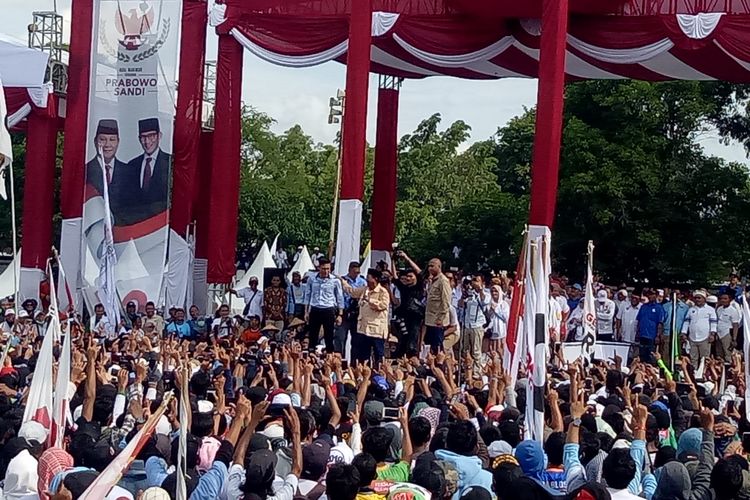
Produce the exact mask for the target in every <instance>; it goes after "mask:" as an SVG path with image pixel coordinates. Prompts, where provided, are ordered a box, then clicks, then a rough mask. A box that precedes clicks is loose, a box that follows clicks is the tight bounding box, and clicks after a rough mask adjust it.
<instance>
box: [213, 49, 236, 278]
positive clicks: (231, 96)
mask: <svg viewBox="0 0 750 500" xmlns="http://www.w3.org/2000/svg"><path fill="white" fill-rule="evenodd" d="M242 51H243V49H242V46H241V45H240V44H239V43H238V42H237V40H235V39H234V38H233V37H231V36H229V35H221V36H219V58H218V63H217V67H216V107H215V111H214V112H215V115H216V126H215V128H214V140H213V153H212V155H211V163H212V171H213V176H212V179H211V196H210V198H211V199H210V205H209V215H210V219H211V223H210V224H209V227H208V240H209V245H210V246H209V248H208V282H209V283H230V282H231V281H232V276H234V271H235V269H234V262H235V261H234V258H235V248H236V246H237V245H236V243H237V210H238V208H239V189H240V145H241V141H242V137H241V130H240V114H241V113H240V112H241V109H242V101H241V99H242Z"/></svg>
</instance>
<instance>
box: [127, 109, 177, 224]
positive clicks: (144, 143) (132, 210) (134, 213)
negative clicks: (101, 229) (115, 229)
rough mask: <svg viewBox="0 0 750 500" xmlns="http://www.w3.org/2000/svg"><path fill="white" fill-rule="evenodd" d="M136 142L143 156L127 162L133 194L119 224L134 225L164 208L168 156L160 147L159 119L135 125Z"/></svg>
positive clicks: (167, 188) (151, 119)
mask: <svg viewBox="0 0 750 500" xmlns="http://www.w3.org/2000/svg"><path fill="white" fill-rule="evenodd" d="M138 140H139V141H140V143H141V147H142V148H143V154H142V155H140V156H137V157H135V158H133V159H132V160H130V161H129V162H128V166H127V171H128V179H129V180H128V184H129V190H130V192H132V196H130V197H129V198H130V199H129V200H127V201H126V204H127V205H128V208H127V215H126V216H125V217H123V219H122V223H124V224H135V223H137V222H141V221H144V220H146V219H149V218H151V217H153V216H155V215H157V214H160V213H162V212H164V211H165V210H166V209H167V202H168V199H169V196H168V192H169V166H170V161H171V155H169V154H167V153H165V152H164V151H162V150H161V148H160V147H159V142H160V141H161V130H160V129H159V119H158V118H147V119H144V120H140V121H139V122H138Z"/></svg>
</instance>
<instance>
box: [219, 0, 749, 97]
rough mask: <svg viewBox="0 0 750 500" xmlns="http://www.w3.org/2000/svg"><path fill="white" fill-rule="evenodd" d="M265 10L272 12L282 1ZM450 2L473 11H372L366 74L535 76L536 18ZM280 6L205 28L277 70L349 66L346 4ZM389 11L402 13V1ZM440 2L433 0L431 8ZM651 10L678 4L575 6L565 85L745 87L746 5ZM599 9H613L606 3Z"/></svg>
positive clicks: (222, 12) (229, 11)
mask: <svg viewBox="0 0 750 500" xmlns="http://www.w3.org/2000/svg"><path fill="white" fill-rule="evenodd" d="M266 2H267V3H269V4H278V3H279V0H275V1H273V0H266ZM446 2H447V3H448V4H451V5H452V6H453V7H455V5H456V4H462V5H474V6H475V8H474V9H473V10H474V11H476V12H470V13H466V12H459V13H456V11H455V9H454V11H449V9H447V8H446V9H444V10H443V11H439V10H438V9H435V10H434V13H429V12H430V11H429V10H428V9H426V8H425V10H423V11H419V10H416V11H415V9H416V8H415V7H413V6H414V5H416V4H418V2H414V1H412V2H406V3H408V4H409V6H410V7H411V8H412V10H408V9H404V8H394V9H393V10H394V12H386V11H377V12H375V13H374V15H373V23H372V35H373V42H372V43H373V45H372V51H371V57H372V71H374V72H377V73H381V74H386V75H392V76H399V77H405V78H423V77H427V76H434V75H449V76H455V77H460V78H467V79H492V78H504V77H529V78H534V77H536V76H537V70H538V63H539V42H540V21H539V19H538V18H516V17H497V16H481V15H477V14H479V13H481V12H480V11H477V9H478V8H479V7H480V6H482V5H487V4H488V2H480V1H478V0H471V1H470V0H446ZM497 2H499V3H501V4H502V3H503V2H505V3H507V2H506V0H497ZM281 3H284V4H285V6H284V7H285V9H279V8H276V9H272V8H269V9H267V10H266V11H259V10H258V8H257V5H256V6H255V7H254V9H253V10H252V11H250V10H249V9H248V8H247V7H244V6H243V5H246V4H243V2H242V0H226V4H224V5H217V6H216V7H215V9H214V11H213V12H212V13H211V22H212V24H213V25H214V26H216V27H217V30H218V31H219V32H220V33H230V34H231V35H232V36H234V37H235V38H236V39H237V40H238V41H239V42H240V43H241V44H242V45H243V46H244V47H245V48H246V49H247V50H249V51H250V52H252V53H253V54H255V55H257V56H258V57H260V58H262V59H264V60H266V61H269V62H271V63H274V64H278V65H282V66H288V67H308V66H315V65H318V64H322V63H325V62H328V61H332V60H336V61H340V62H345V60H346V52H347V48H348V32H349V16H348V14H347V12H346V9H347V7H346V1H345V0H338V1H336V0H331V2H330V4H331V7H330V9H329V11H326V12H323V11H318V13H315V12H311V11H309V10H305V9H303V8H302V7H301V6H299V5H298V6H297V8H296V9H295V8H292V7H293V5H292V4H305V2H300V1H297V2H295V1H294V0H285V2H281ZM308 3H309V2H308ZM321 3H326V2H321ZM390 3H392V4H394V5H395V4H399V5H400V6H401V7H403V5H401V4H402V3H404V2H390ZM427 3H430V2H427ZM437 3H440V2H439V1H438V0H432V4H437ZM489 3H491V2H489ZM516 3H517V2H516ZM536 3H538V2H534V1H530V2H529V3H528V5H529V6H531V8H533V7H534V6H535V5H536ZM656 3H658V4H659V5H662V4H664V3H670V5H672V4H674V5H678V4H679V5H678V7H677V8H674V5H672V8H671V10H669V9H661V10H659V9H657V10H653V9H652V10H650V11H648V12H646V11H644V10H643V9H639V8H638V6H637V5H636V4H639V2H636V1H631V2H629V3H627V5H620V6H619V11H618V12H617V13H614V12H613V13H609V14H604V13H601V12H599V13H594V14H589V13H583V12H584V11H585V9H584V7H585V6H586V5H589V4H591V2H586V0H578V1H573V2H572V9H571V12H572V13H571V16H570V23H569V28H568V50H567V65H566V69H567V74H568V78H569V79H570V80H579V79H620V78H633V79H640V80H649V81H659V80H724V81H729V82H737V83H748V82H750V11H748V12H745V10H744V7H742V5H744V4H742V5H740V6H738V5H735V4H736V3H737V2H734V1H731V0H723V1H722V2H709V3H712V4H714V3H723V4H725V5H723V6H721V7H714V8H708V7H706V6H705V5H704V6H702V7H701V8H703V9H705V10H706V11H703V12H695V9H692V10H691V8H690V7H691V5H692V4H691V2H690V0H671V2H656ZM692 3H695V2H694V1H693V2H692ZM703 3H706V2H703ZM375 4H376V6H378V5H379V4H383V5H381V7H382V6H385V5H386V4H388V2H386V1H385V0H377V1H376V2H375ZM620 4H622V2H620ZM651 4H652V5H655V3H654V2H651ZM419 5H422V4H419ZM600 5H608V6H609V7H608V8H610V9H611V8H612V2H600ZM576 6H578V7H577V8H576ZM467 9H468V8H467ZM415 12H416V13H415ZM487 12H490V11H489V10H488V11H487ZM530 12H533V9H532V10H530ZM576 12H578V13H576Z"/></svg>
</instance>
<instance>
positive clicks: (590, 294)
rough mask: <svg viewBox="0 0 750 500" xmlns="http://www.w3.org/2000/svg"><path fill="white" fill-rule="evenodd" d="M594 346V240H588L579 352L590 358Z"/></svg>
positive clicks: (585, 357)
mask: <svg viewBox="0 0 750 500" xmlns="http://www.w3.org/2000/svg"><path fill="white" fill-rule="evenodd" d="M595 346H596V303H595V299H594V242H593V241H589V246H588V263H587V265H586V287H585V288H584V295H583V339H582V341H581V354H582V355H583V358H584V359H588V360H590V359H591V356H592V355H593V354H594V348H595Z"/></svg>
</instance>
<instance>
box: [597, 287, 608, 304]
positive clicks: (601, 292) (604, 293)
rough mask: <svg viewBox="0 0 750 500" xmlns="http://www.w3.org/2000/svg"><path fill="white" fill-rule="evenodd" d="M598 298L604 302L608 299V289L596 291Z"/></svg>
mask: <svg viewBox="0 0 750 500" xmlns="http://www.w3.org/2000/svg"><path fill="white" fill-rule="evenodd" d="M596 300H598V301H599V302H604V301H605V300H607V291H606V290H599V291H598V292H596Z"/></svg>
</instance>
